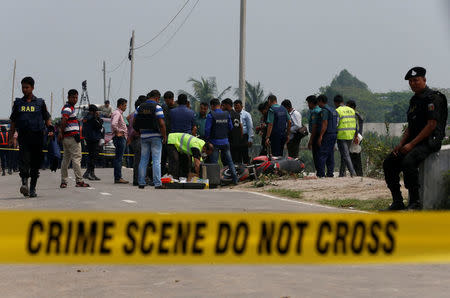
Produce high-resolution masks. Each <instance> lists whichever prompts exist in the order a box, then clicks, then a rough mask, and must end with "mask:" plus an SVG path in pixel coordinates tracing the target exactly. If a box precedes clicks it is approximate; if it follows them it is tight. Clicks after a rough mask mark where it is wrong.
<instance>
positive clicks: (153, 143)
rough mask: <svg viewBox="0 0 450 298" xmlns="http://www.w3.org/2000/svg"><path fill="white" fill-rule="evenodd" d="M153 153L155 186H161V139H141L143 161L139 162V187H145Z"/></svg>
mask: <svg viewBox="0 0 450 298" xmlns="http://www.w3.org/2000/svg"><path fill="white" fill-rule="evenodd" d="M150 151H151V153H152V168H153V184H154V185H155V186H161V152H162V140H161V138H149V139H141V161H140V162H139V175H138V183H139V185H145V184H146V183H145V176H146V175H147V166H148V161H149V159H150Z"/></svg>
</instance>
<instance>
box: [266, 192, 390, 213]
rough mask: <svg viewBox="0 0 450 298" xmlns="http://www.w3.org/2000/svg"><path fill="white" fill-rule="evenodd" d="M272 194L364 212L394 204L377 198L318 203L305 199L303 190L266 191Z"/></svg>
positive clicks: (322, 200)
mask: <svg viewBox="0 0 450 298" xmlns="http://www.w3.org/2000/svg"><path fill="white" fill-rule="evenodd" d="M266 191H267V192H269V193H271V194H275V195H278V196H281V197H286V198H291V199H297V200H304V201H310V202H317V203H319V204H322V205H327V206H332V207H337V208H345V209H355V210H363V211H378V210H383V209H386V208H387V207H389V205H390V204H391V203H392V199H389V198H377V199H371V200H358V199H350V198H349V199H334V200H330V199H321V200H317V201H313V200H307V199H304V196H303V192H302V191H301V190H294V189H285V188H270V189H268V190H266Z"/></svg>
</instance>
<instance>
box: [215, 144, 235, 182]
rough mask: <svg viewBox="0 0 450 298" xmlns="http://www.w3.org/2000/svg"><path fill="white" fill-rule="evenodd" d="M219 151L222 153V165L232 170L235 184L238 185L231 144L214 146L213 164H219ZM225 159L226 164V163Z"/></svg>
mask: <svg viewBox="0 0 450 298" xmlns="http://www.w3.org/2000/svg"><path fill="white" fill-rule="evenodd" d="M219 150H220V151H221V158H222V163H223V164H226V165H227V166H228V167H229V168H230V169H231V175H232V176H233V182H234V183H238V181H239V180H238V177H237V174H236V168H235V167H234V163H233V159H232V158H231V152H230V144H226V145H214V151H213V153H212V154H211V157H210V160H211V163H217V162H218V161H219ZM224 159H225V162H224Z"/></svg>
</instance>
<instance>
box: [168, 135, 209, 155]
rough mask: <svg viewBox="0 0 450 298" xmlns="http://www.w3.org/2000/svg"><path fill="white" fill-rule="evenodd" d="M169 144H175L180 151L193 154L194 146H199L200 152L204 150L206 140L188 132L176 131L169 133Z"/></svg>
mask: <svg viewBox="0 0 450 298" xmlns="http://www.w3.org/2000/svg"><path fill="white" fill-rule="evenodd" d="M167 144H169V145H175V147H176V148H177V150H178V151H179V152H183V153H185V154H189V155H192V148H197V149H198V150H200V152H202V148H203V146H204V145H205V141H203V140H202V139H199V138H196V137H194V136H192V135H190V134H188V133H181V132H176V133H170V134H169V138H168V140H167Z"/></svg>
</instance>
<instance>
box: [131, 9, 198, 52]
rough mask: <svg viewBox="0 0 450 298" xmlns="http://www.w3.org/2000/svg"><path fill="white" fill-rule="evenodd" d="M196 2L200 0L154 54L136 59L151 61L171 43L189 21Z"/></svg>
mask: <svg viewBox="0 0 450 298" xmlns="http://www.w3.org/2000/svg"><path fill="white" fill-rule="evenodd" d="M198 2H200V0H197V1H196V2H195V4H194V5H193V6H192V8H191V10H190V11H189V13H188V14H187V15H186V17H185V18H184V20H183V22H181V24H180V26H178V28H177V30H176V31H175V32H174V33H173V34H172V36H170V38H169V39H168V40H167V41H166V42H165V43H164V44H163V45H162V47H160V48H159V49H158V50H157V51H156V52H154V53H153V54H151V55H149V56H137V57H138V58H144V59H151V58H153V57H154V56H156V55H157V54H158V53H159V52H161V51H162V50H163V49H164V48H165V47H166V46H167V45H168V44H169V43H170V42H171V41H172V39H173V38H174V37H175V35H177V33H178V31H180V29H181V28H182V27H183V26H184V24H185V23H186V21H187V20H188V19H189V17H190V16H191V14H192V12H193V11H194V9H195V7H196V6H197V4H198Z"/></svg>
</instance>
